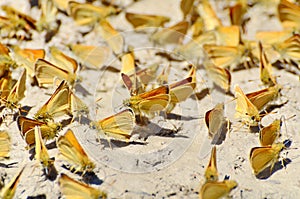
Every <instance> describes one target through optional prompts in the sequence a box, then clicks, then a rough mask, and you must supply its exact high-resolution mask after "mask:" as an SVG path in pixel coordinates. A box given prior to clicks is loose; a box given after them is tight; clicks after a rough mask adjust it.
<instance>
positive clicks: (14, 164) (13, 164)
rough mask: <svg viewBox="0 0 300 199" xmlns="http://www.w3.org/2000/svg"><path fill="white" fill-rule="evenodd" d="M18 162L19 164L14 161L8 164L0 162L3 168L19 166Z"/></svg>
mask: <svg viewBox="0 0 300 199" xmlns="http://www.w3.org/2000/svg"><path fill="white" fill-rule="evenodd" d="M17 164H18V162H12V163H8V164H5V163H2V162H0V167H2V168H17Z"/></svg>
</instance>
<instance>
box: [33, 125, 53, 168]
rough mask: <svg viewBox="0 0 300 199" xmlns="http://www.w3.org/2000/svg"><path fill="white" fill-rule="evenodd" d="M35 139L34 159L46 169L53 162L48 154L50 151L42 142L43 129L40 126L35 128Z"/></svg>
mask: <svg viewBox="0 0 300 199" xmlns="http://www.w3.org/2000/svg"><path fill="white" fill-rule="evenodd" d="M34 137H35V156H34V158H35V159H36V160H37V161H38V162H39V163H41V164H42V165H43V166H44V167H45V168H48V167H49V166H50V164H52V161H51V160H50V156H49V154H48V150H47V148H46V146H45V144H44V142H43V140H42V135H41V129H40V127H39V126H35V127H34Z"/></svg>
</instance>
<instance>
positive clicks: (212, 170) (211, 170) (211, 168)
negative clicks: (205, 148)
mask: <svg viewBox="0 0 300 199" xmlns="http://www.w3.org/2000/svg"><path fill="white" fill-rule="evenodd" d="M216 151H217V149H216V146H214V147H213V148H212V149H211V154H210V159H209V162H208V165H207V167H206V170H205V173H204V176H205V179H206V182H216V181H218V179H219V174H218V169H217V157H216V156H217V155H216Z"/></svg>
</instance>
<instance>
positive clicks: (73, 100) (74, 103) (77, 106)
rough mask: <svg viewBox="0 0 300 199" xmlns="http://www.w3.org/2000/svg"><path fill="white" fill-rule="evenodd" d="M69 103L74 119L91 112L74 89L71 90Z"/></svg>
mask: <svg viewBox="0 0 300 199" xmlns="http://www.w3.org/2000/svg"><path fill="white" fill-rule="evenodd" d="M69 103H70V113H71V114H72V117H73V119H72V120H74V119H75V118H79V119H80V117H81V116H82V115H88V114H89V108H88V106H87V105H86V104H85V103H84V102H83V101H82V100H81V99H80V98H79V97H77V96H76V95H75V94H74V93H73V92H72V91H70V96H69Z"/></svg>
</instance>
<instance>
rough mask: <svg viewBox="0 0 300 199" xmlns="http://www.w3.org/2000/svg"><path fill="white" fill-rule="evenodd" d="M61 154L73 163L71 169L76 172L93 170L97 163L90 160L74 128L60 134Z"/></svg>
mask: <svg viewBox="0 0 300 199" xmlns="http://www.w3.org/2000/svg"><path fill="white" fill-rule="evenodd" d="M57 147H58V150H59V155H60V156H61V157H63V158H64V159H65V160H67V161H68V162H69V163H70V164H71V169H70V170H73V169H75V173H76V172H91V171H92V170H93V169H94V168H95V164H94V163H93V162H92V160H90V158H89V157H88V155H87V154H86V152H85V151H84V149H83V148H82V146H81V145H80V143H79V142H78V140H77V139H76V137H75V135H74V133H73V131H72V130H70V129H69V130H67V132H66V133H65V134H64V135H62V136H60V137H59V138H58V140H57Z"/></svg>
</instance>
